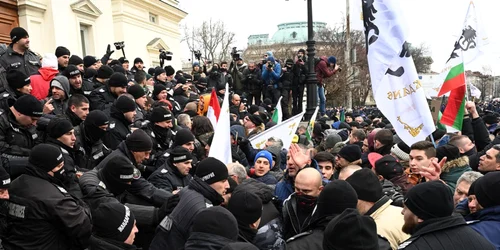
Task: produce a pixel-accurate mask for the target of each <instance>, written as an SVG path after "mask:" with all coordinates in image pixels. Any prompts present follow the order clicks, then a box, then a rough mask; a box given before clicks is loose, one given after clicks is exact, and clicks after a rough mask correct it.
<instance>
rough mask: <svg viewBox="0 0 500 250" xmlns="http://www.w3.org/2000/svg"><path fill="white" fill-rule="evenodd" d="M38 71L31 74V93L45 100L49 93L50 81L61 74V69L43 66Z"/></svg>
mask: <svg viewBox="0 0 500 250" xmlns="http://www.w3.org/2000/svg"><path fill="white" fill-rule="evenodd" d="M38 73H39V74H37V75H31V76H30V81H31V88H32V89H31V95H32V96H34V97H36V99H38V100H43V99H45V97H47V95H48V93H49V90H50V81H52V79H54V77H55V76H56V75H57V74H59V71H58V70H57V69H53V68H51V67H43V68H40V69H39V70H38Z"/></svg>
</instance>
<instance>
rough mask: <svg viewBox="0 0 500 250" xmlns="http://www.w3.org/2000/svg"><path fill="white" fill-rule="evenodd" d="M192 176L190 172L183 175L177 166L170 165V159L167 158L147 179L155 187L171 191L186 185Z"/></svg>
mask: <svg viewBox="0 0 500 250" xmlns="http://www.w3.org/2000/svg"><path fill="white" fill-rule="evenodd" d="M192 178H193V177H192V176H191V175H190V174H188V175H187V176H183V175H182V174H181V173H180V172H179V170H178V169H177V167H175V166H172V164H171V163H170V161H168V160H167V161H166V162H165V164H163V166H161V167H160V168H158V169H157V170H156V171H154V172H153V174H151V176H149V178H148V181H149V182H150V183H151V184H153V185H154V186H155V187H157V188H161V189H163V190H166V191H167V192H170V193H171V192H173V191H175V190H181V189H182V188H184V187H186V186H187V185H188V184H189V181H190V180H191V179H192Z"/></svg>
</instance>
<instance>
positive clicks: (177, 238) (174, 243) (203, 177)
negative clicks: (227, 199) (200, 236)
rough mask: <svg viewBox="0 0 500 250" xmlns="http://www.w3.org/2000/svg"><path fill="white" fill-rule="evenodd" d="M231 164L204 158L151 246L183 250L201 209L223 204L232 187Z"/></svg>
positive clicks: (161, 225)
mask: <svg viewBox="0 0 500 250" xmlns="http://www.w3.org/2000/svg"><path fill="white" fill-rule="evenodd" d="M227 178H228V171H227V167H226V165H225V164H224V163H222V162H221V161H219V160H217V159H215V158H212V157H208V158H206V159H205V160H203V161H201V162H200V164H199V165H198V168H197V169H196V173H195V176H194V177H193V180H191V182H190V183H189V186H188V188H183V189H182V190H181V191H180V192H179V197H180V202H179V204H177V206H176V207H175V208H174V210H173V211H172V213H171V214H170V215H168V216H166V217H165V218H164V219H163V220H162V221H161V223H160V225H159V226H158V228H157V230H156V235H155V237H154V239H153V242H151V246H150V248H149V249H151V250H159V249H180V248H182V247H183V246H184V244H185V243H186V241H187V239H188V236H189V231H190V228H191V226H192V225H193V219H194V217H195V216H196V214H198V213H199V212H200V211H202V210H204V209H206V208H208V207H211V206H219V205H220V204H221V203H222V202H223V201H224V198H222V196H223V195H224V194H225V193H226V189H228V188H229V183H228V181H227Z"/></svg>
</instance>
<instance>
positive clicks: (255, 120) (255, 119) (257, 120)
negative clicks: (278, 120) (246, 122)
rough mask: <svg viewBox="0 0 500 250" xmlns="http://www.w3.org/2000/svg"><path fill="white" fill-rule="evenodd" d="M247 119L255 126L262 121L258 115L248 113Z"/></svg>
mask: <svg viewBox="0 0 500 250" xmlns="http://www.w3.org/2000/svg"><path fill="white" fill-rule="evenodd" d="M248 119H250V121H251V122H252V123H253V124H255V126H257V127H258V126H260V125H262V123H264V120H262V118H261V117H260V115H248Z"/></svg>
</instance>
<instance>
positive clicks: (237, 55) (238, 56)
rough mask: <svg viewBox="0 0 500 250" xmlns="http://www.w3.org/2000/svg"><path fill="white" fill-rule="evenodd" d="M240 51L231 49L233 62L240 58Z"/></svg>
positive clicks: (234, 48)
mask: <svg viewBox="0 0 500 250" xmlns="http://www.w3.org/2000/svg"><path fill="white" fill-rule="evenodd" d="M241 52H242V51H241V50H238V49H237V48H236V47H233V49H232V50H231V56H232V57H233V61H236V60H238V59H239V58H241V57H240V56H241Z"/></svg>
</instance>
